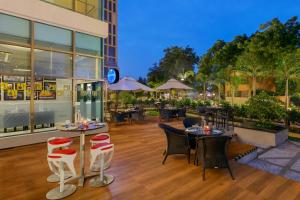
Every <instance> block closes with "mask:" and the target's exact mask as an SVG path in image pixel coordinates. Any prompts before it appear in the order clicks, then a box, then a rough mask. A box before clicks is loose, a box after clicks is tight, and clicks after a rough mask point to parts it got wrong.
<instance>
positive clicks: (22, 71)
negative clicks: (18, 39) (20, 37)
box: [0, 44, 31, 76]
mask: <svg viewBox="0 0 300 200" xmlns="http://www.w3.org/2000/svg"><path fill="white" fill-rule="evenodd" d="M30 69H31V68H30V49H29V48H25V47H19V46H13V45H4V44H0V74H6V75H21V76H23V75H28V76H30Z"/></svg>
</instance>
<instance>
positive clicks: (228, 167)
mask: <svg viewBox="0 0 300 200" xmlns="http://www.w3.org/2000/svg"><path fill="white" fill-rule="evenodd" d="M227 169H228V171H229V173H230V176H231V178H232V180H234V176H233V174H232V171H231V168H230V166H229V164H228V162H227Z"/></svg>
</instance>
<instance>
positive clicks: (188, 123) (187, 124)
mask: <svg viewBox="0 0 300 200" xmlns="http://www.w3.org/2000/svg"><path fill="white" fill-rule="evenodd" d="M201 123H202V120H201V119H197V118H185V119H184V120H183V125H184V127H185V128H189V127H192V126H193V125H199V126H201Z"/></svg>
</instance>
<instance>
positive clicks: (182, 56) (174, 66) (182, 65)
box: [147, 46, 199, 82]
mask: <svg viewBox="0 0 300 200" xmlns="http://www.w3.org/2000/svg"><path fill="white" fill-rule="evenodd" d="M164 54H165V55H164V57H163V58H162V59H161V60H160V62H159V64H158V65H157V64H154V66H153V67H152V68H150V69H149V73H148V74H147V77H148V81H151V82H165V81H167V80H168V79H170V78H174V77H177V76H178V74H180V73H182V72H187V71H193V70H194V66H195V64H197V63H198V61H199V57H198V56H197V54H196V53H195V52H194V49H192V48H190V47H188V46H187V47H185V48H183V47H178V46H173V47H170V48H167V49H165V50H164Z"/></svg>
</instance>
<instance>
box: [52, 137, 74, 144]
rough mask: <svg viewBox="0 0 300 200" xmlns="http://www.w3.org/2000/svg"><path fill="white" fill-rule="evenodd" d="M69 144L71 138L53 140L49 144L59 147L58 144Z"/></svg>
mask: <svg viewBox="0 0 300 200" xmlns="http://www.w3.org/2000/svg"><path fill="white" fill-rule="evenodd" d="M69 142H72V139H71V138H55V139H53V140H50V141H49V144H52V145H59V144H66V143H69Z"/></svg>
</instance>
